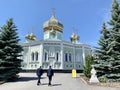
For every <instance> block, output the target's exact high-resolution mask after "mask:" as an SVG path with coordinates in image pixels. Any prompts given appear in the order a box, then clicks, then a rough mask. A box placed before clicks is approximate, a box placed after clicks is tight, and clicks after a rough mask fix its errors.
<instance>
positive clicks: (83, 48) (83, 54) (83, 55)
mask: <svg viewBox="0 0 120 90" xmlns="http://www.w3.org/2000/svg"><path fill="white" fill-rule="evenodd" d="M82 51H83V53H82V57H83V65H85V47H84V46H82Z"/></svg>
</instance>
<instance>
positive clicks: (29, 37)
mask: <svg viewBox="0 0 120 90" xmlns="http://www.w3.org/2000/svg"><path fill="white" fill-rule="evenodd" d="M25 38H26V39H28V40H34V41H35V40H36V36H35V35H34V33H33V32H32V33H31V34H27V35H26V36H25Z"/></svg>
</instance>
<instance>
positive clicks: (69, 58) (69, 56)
mask: <svg viewBox="0 0 120 90" xmlns="http://www.w3.org/2000/svg"><path fill="white" fill-rule="evenodd" d="M69 61H70V62H71V53H69Z"/></svg>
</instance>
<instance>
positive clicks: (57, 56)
mask: <svg viewBox="0 0 120 90" xmlns="http://www.w3.org/2000/svg"><path fill="white" fill-rule="evenodd" d="M58 59H59V53H58V52H57V53H56V61H58Z"/></svg>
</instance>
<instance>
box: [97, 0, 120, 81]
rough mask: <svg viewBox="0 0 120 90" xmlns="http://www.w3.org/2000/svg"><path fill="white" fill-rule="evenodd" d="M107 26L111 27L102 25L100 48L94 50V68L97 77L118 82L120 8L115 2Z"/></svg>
mask: <svg viewBox="0 0 120 90" xmlns="http://www.w3.org/2000/svg"><path fill="white" fill-rule="evenodd" d="M108 24H109V26H110V27H111V28H109V29H106V28H105V25H103V30H102V31H104V32H102V34H103V36H102V37H100V40H99V43H98V44H99V45H100V48H99V49H97V50H96V51H97V54H98V60H97V64H96V65H95V66H96V70H97V71H98V73H97V75H98V76H104V77H106V78H107V79H108V80H109V81H120V6H119V4H118V1H117V0H114V1H113V3H112V10H111V19H110V21H109V22H108ZM105 32H106V34H105ZM106 36H107V37H106ZM105 37H106V38H105Z"/></svg>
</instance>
